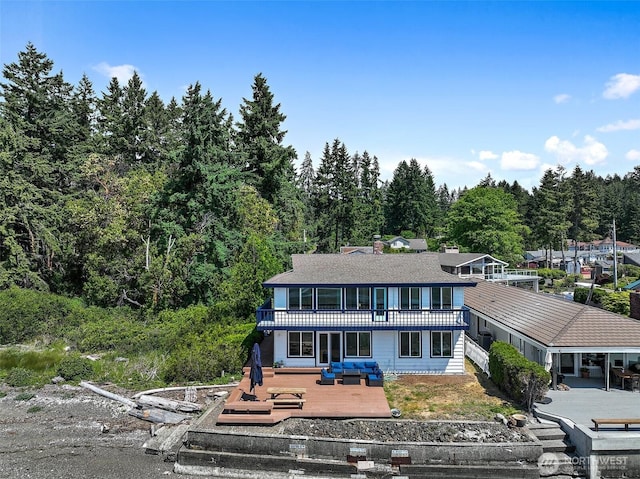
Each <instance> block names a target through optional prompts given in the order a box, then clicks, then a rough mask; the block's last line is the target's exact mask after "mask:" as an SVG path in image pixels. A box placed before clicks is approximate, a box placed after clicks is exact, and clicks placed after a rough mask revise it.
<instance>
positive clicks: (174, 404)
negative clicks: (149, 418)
mask: <svg viewBox="0 0 640 479" xmlns="http://www.w3.org/2000/svg"><path fill="white" fill-rule="evenodd" d="M137 402H138V404H139V405H140V406H142V407H144V406H151V407H157V408H160V409H166V410H167V411H173V412H177V411H180V412H199V411H201V410H202V408H201V407H200V405H199V404H196V403H194V402H189V401H174V400H172V399H166V398H162V397H158V396H149V395H147V394H143V395H142V396H140V397H139V398H138V400H137Z"/></svg>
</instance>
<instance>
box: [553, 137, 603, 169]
mask: <svg viewBox="0 0 640 479" xmlns="http://www.w3.org/2000/svg"><path fill="white" fill-rule="evenodd" d="M544 149H545V150H546V151H548V152H549V153H552V154H554V155H556V157H557V158H558V161H559V162H560V164H562V165H566V164H568V163H571V162H576V163H577V162H584V163H585V164H587V165H597V164H599V163H602V162H604V160H605V159H606V158H607V156H609V151H608V150H607V147H606V146H605V145H604V144H603V143H600V142H599V141H597V140H596V139H595V138H593V137H592V136H589V135H587V136H585V137H584V146H582V147H577V146H575V145H574V144H573V143H571V142H570V141H568V140H560V138H558V137H557V136H552V137H550V138H549V139H548V140H547V141H546V142H545V143H544Z"/></svg>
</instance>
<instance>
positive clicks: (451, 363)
mask: <svg viewBox="0 0 640 479" xmlns="http://www.w3.org/2000/svg"><path fill="white" fill-rule="evenodd" d="M398 334H399V333H398V331H374V332H373V338H372V344H373V359H374V360H375V361H377V362H378V364H379V366H380V368H381V369H382V370H383V371H386V372H395V373H398V374H403V373H404V374H411V373H413V374H464V372H465V368H464V334H463V333H462V332H461V331H453V357H451V358H432V357H431V332H430V331H423V332H422V357H421V358H400V357H399V353H398V344H399V338H398Z"/></svg>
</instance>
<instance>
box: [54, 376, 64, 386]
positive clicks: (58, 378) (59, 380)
mask: <svg viewBox="0 0 640 479" xmlns="http://www.w3.org/2000/svg"><path fill="white" fill-rule="evenodd" d="M65 381H66V380H65V378H63V377H62V376H56V377H55V378H53V379H52V380H51V382H52V383H53V384H59V383H63V382H65Z"/></svg>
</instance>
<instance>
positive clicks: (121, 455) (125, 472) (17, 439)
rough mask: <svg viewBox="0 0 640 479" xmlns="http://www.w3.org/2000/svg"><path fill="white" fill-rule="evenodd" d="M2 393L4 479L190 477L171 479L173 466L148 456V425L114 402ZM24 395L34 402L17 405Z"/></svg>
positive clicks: (79, 393)
mask: <svg viewBox="0 0 640 479" xmlns="http://www.w3.org/2000/svg"><path fill="white" fill-rule="evenodd" d="M0 391H1V392H4V393H6V394H7V395H6V396H5V397H3V398H1V399H0V477H2V478H3V479H25V478H31V479H55V478H65V479H92V478H96V479H97V478H118V479H154V478H160V477H167V476H171V475H174V476H175V477H181V478H187V477H191V476H185V475H177V474H173V472H172V471H173V463H171V462H164V461H163V458H162V457H161V456H154V455H149V454H145V452H144V449H143V448H142V445H143V444H144V442H145V441H146V440H147V439H149V437H150V433H149V431H150V423H148V422H145V421H141V420H140V419H136V418H134V417H132V416H129V415H128V414H127V409H128V408H127V407H126V406H124V405H121V404H120V403H118V402H116V401H112V400H109V399H106V398H103V397H102V396H99V395H97V394H95V393H92V392H90V391H87V390H85V389H83V388H80V387H74V386H69V385H62V386H60V385H57V386H55V385H49V386H45V387H44V388H42V389H37V390H33V391H30V390H19V389H11V388H2V389H0ZM112 392H117V391H115V390H112ZM21 393H32V394H35V397H34V398H32V399H30V400H27V401H24V400H16V397H17V396H18V395H19V394H21ZM125 395H126V394H125ZM105 427H107V428H108V432H103V430H104V429H105Z"/></svg>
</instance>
